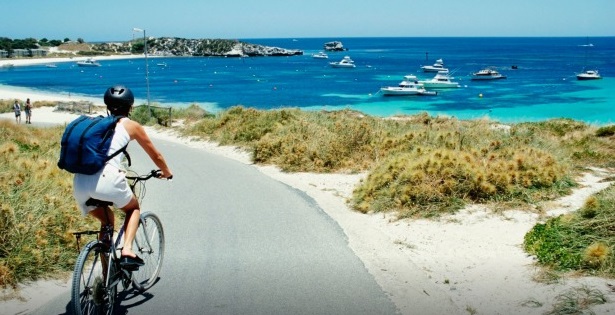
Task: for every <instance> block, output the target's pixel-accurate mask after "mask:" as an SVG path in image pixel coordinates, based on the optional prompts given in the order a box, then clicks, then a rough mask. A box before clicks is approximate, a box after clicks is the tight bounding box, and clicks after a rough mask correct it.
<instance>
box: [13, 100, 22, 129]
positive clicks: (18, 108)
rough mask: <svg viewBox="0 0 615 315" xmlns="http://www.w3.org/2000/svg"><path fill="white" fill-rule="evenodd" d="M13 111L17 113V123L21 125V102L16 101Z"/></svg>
mask: <svg viewBox="0 0 615 315" xmlns="http://www.w3.org/2000/svg"><path fill="white" fill-rule="evenodd" d="M13 111H15V122H16V123H18V124H20V123H21V105H19V102H18V101H17V100H15V104H13Z"/></svg>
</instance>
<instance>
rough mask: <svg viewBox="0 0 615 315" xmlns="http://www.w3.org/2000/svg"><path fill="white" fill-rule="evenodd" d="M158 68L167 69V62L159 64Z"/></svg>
mask: <svg viewBox="0 0 615 315" xmlns="http://www.w3.org/2000/svg"><path fill="white" fill-rule="evenodd" d="M156 65H157V66H158V67H166V66H167V63H166V62H159V63H157V64H156Z"/></svg>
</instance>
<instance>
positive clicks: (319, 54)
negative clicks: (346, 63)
mask: <svg viewBox="0 0 615 315" xmlns="http://www.w3.org/2000/svg"><path fill="white" fill-rule="evenodd" d="M312 58H314V59H328V58H329V56H327V54H325V53H324V52H322V51H321V52H319V53H317V54H312Z"/></svg>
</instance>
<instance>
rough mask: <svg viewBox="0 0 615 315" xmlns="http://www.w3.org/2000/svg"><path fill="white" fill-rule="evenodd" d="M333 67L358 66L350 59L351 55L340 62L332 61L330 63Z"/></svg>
mask: <svg viewBox="0 0 615 315" xmlns="http://www.w3.org/2000/svg"><path fill="white" fill-rule="evenodd" d="M329 64H330V65H331V67H333V68H354V67H356V66H355V64H354V61H352V59H350V57H348V56H345V57H344V58H343V59H342V60H340V61H338V62H330V63H329Z"/></svg>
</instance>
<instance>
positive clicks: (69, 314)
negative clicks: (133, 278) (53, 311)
mask: <svg viewBox="0 0 615 315" xmlns="http://www.w3.org/2000/svg"><path fill="white" fill-rule="evenodd" d="M153 298H154V295H153V294H151V293H149V292H143V293H139V292H138V291H135V290H127V291H123V292H120V293H118V294H117V297H116V302H115V306H114V307H113V314H128V310H129V309H131V308H133V307H135V306H139V305H141V304H144V303H145V302H147V301H149V300H151V299H153ZM74 314H75V312H74V311H73V304H72V302H70V301H69V302H68V303H67V304H66V311H65V312H64V313H61V314H58V315H74Z"/></svg>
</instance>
